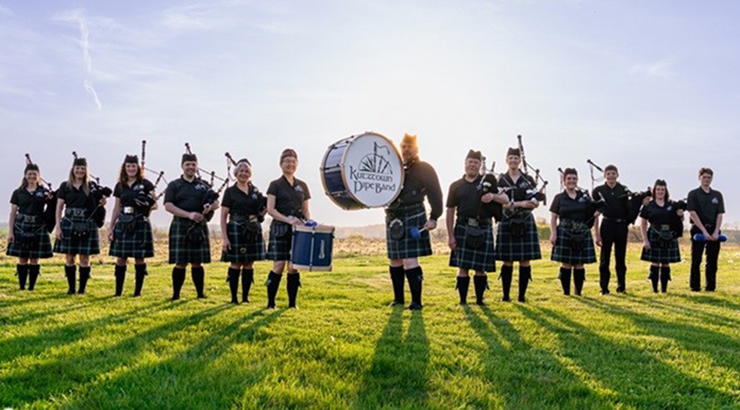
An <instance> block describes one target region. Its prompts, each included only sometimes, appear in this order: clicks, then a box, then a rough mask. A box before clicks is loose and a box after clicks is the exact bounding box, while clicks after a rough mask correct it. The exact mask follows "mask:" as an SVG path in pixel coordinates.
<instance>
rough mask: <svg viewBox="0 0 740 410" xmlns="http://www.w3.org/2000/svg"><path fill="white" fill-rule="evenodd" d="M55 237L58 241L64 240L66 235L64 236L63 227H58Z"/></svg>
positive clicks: (55, 230)
mask: <svg viewBox="0 0 740 410" xmlns="http://www.w3.org/2000/svg"><path fill="white" fill-rule="evenodd" d="M54 236H55V237H56V238H57V239H64V235H62V227H61V226H59V225H57V227H56V228H55V229H54Z"/></svg>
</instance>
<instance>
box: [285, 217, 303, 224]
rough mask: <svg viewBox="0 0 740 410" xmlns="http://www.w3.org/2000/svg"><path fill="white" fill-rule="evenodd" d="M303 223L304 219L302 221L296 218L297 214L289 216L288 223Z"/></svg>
mask: <svg viewBox="0 0 740 410" xmlns="http://www.w3.org/2000/svg"><path fill="white" fill-rule="evenodd" d="M302 223H303V221H301V220H300V219H298V218H296V217H295V216H289V217H288V224H290V225H300V224H302Z"/></svg>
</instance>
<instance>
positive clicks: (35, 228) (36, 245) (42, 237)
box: [5, 220, 54, 259]
mask: <svg viewBox="0 0 740 410" xmlns="http://www.w3.org/2000/svg"><path fill="white" fill-rule="evenodd" d="M23 233H33V234H34V238H33V240H32V242H31V243H30V244H29V245H28V246H23V244H22V243H21V237H22V234H23ZM13 234H14V235H15V242H13V243H11V244H10V245H9V246H8V249H7V250H6V252H5V253H6V255H8V256H17V257H19V258H32V259H46V258H51V257H52V256H54V253H53V252H52V250H51V239H50V238H49V232H48V231H47V230H46V225H45V224H44V222H43V221H39V222H25V221H20V220H16V221H15V225H13Z"/></svg>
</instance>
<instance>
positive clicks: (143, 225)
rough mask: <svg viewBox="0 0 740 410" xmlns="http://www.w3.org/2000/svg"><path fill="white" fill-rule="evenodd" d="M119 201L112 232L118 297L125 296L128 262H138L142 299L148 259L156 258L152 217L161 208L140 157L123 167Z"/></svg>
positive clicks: (117, 191)
mask: <svg viewBox="0 0 740 410" xmlns="http://www.w3.org/2000/svg"><path fill="white" fill-rule="evenodd" d="M113 196H114V197H115V198H116V202H115V205H114V207H113V213H112V214H111V220H110V225H109V228H108V241H109V242H110V252H109V254H110V255H111V256H115V257H116V266H115V277H116V293H115V295H116V296H121V295H122V294H123V284H124V282H125V281H126V265H127V264H128V258H134V270H135V271H136V282H135V285H134V297H138V296H141V289H142V287H143V286H144V278H145V277H146V275H147V266H146V260H145V258H151V257H152V256H154V240H153V238H152V225H151V223H150V222H149V213H150V211H151V210H153V209H156V208H157V202H156V199H155V198H156V194H155V192H154V184H152V183H151V181H149V180H148V179H146V178H144V169H143V168H142V167H141V165H140V164H139V157H137V156H136V155H126V158H125V159H124V161H123V164H122V165H121V171H120V173H119V176H118V183H117V184H116V187H115V189H114V190H113Z"/></svg>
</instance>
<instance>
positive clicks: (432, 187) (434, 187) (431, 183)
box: [425, 166, 444, 226]
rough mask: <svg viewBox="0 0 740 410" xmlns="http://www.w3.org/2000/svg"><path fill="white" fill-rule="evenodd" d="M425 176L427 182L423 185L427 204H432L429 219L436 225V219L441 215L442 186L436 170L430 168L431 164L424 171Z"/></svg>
mask: <svg viewBox="0 0 740 410" xmlns="http://www.w3.org/2000/svg"><path fill="white" fill-rule="evenodd" d="M426 178H427V181H426V182H427V183H426V184H425V186H426V188H427V199H428V200H429V205H431V206H432V211H431V212H430V214H429V219H430V220H432V221H434V223H435V226H436V223H437V219H439V217H440V216H442V212H443V209H444V202H442V187H441V186H440V185H439V178H437V172H435V171H434V168H432V167H431V166H430V167H429V171H428V172H427V173H426Z"/></svg>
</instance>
